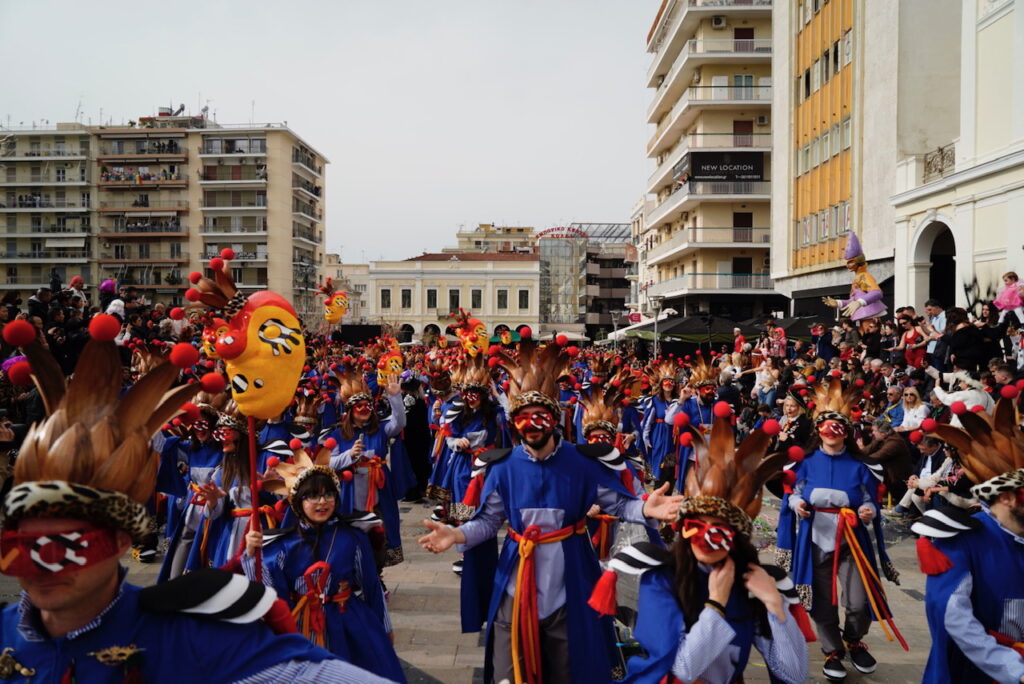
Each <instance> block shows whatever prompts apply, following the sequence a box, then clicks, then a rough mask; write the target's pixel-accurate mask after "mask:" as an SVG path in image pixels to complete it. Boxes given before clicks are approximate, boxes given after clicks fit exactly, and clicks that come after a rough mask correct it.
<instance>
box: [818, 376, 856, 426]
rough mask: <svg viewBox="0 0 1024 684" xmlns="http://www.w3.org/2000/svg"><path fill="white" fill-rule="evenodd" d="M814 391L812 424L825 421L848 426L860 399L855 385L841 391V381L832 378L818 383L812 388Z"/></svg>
mask: <svg viewBox="0 0 1024 684" xmlns="http://www.w3.org/2000/svg"><path fill="white" fill-rule="evenodd" d="M812 389H813V391H814V399H813V401H814V424H815V425H818V424H820V423H823V422H825V421H826V420H837V421H839V422H841V423H846V424H847V425H849V424H850V414H851V413H853V412H854V411H855V408H854V407H855V406H856V405H857V403H858V402H859V401H860V399H861V397H862V393H861V390H860V389H859V388H858V387H856V386H855V385H850V386H849V387H847V388H846V389H845V390H844V389H843V383H842V381H841V380H840V379H839V378H837V377H835V376H833V377H831V378H829V380H828V382H819V383H816V384H815V385H814V386H813V388H812Z"/></svg>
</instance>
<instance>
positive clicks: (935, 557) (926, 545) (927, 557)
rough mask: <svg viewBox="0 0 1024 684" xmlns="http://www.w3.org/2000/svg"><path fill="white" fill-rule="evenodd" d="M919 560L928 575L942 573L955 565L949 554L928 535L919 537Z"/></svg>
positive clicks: (922, 569)
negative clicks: (939, 547) (941, 549)
mask: <svg viewBox="0 0 1024 684" xmlns="http://www.w3.org/2000/svg"><path fill="white" fill-rule="evenodd" d="M917 560H918V562H919V563H920V564H921V572H923V573H924V574H926V575H941V574H942V573H944V572H946V571H947V570H949V569H950V568H952V567H953V561H951V560H949V556H947V555H946V554H944V553H942V551H939V550H938V549H937V548H936V547H935V544H932V542H931V540H930V539H928V537H918V538H917Z"/></svg>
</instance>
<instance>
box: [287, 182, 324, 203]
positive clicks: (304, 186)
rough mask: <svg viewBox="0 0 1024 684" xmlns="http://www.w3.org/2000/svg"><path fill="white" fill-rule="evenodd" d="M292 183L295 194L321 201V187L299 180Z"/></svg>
mask: <svg viewBox="0 0 1024 684" xmlns="http://www.w3.org/2000/svg"><path fill="white" fill-rule="evenodd" d="M292 183H293V185H292V190H294V191H295V192H297V193H299V194H300V195H303V196H305V197H309V198H310V199H312V200H315V201H319V200H320V193H321V192H322V191H323V188H321V187H320V186H319V185H316V184H315V183H310V182H309V181H304V180H299V179H293V180H292Z"/></svg>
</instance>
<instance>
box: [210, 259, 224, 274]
mask: <svg viewBox="0 0 1024 684" xmlns="http://www.w3.org/2000/svg"><path fill="white" fill-rule="evenodd" d="M222 268H224V260H223V259H221V258H220V257H213V258H212V259H210V270H211V271H219V270H221V269H222Z"/></svg>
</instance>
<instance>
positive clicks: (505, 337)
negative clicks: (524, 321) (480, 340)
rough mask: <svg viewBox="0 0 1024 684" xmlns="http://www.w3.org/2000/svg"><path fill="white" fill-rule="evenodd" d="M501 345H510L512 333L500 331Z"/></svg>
mask: <svg viewBox="0 0 1024 684" xmlns="http://www.w3.org/2000/svg"><path fill="white" fill-rule="evenodd" d="M501 343H502V344H512V331H511V330H502V331H501Z"/></svg>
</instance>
